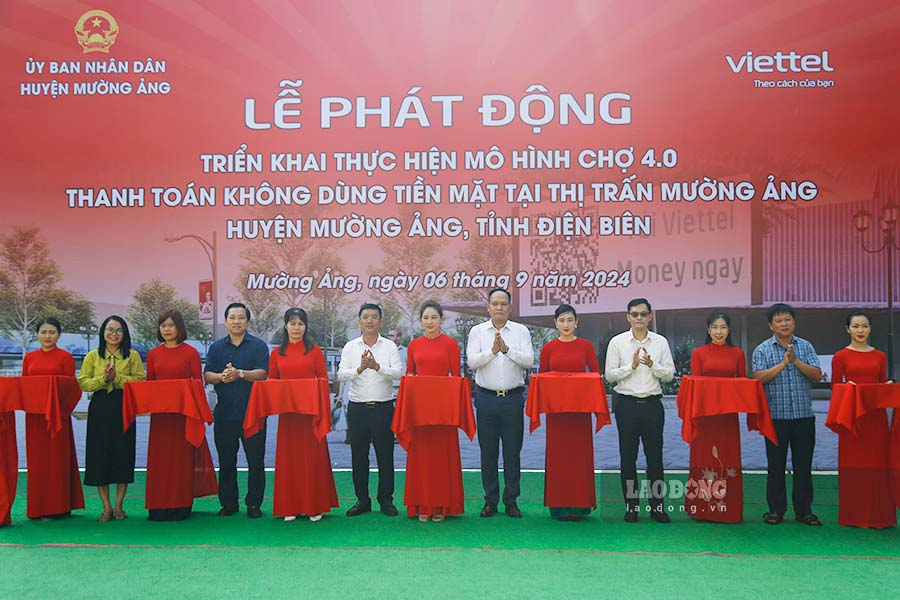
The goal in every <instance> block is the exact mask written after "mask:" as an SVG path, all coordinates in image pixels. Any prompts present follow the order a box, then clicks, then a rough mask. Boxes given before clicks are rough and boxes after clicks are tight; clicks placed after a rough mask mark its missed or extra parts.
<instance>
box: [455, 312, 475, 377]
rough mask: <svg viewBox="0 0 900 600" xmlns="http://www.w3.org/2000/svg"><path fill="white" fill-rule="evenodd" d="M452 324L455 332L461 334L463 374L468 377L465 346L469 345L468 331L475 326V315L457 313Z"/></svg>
mask: <svg viewBox="0 0 900 600" xmlns="http://www.w3.org/2000/svg"><path fill="white" fill-rule="evenodd" d="M454 325H456V331H457V333H459V335H460V336H462V363H463V376H464V377H465V378H466V379H468V378H469V362H468V360H467V359H466V346H468V345H469V332H470V331H472V327H474V326H475V317H473V316H472V315H466V314H463V313H460V314H459V315H457V317H456V320H455V321H454Z"/></svg>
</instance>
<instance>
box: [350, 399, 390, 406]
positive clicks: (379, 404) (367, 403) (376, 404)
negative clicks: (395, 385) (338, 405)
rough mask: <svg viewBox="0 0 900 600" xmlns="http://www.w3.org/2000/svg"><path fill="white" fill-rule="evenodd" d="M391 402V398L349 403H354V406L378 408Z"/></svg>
mask: <svg viewBox="0 0 900 600" xmlns="http://www.w3.org/2000/svg"><path fill="white" fill-rule="evenodd" d="M393 402H394V401H393V400H385V401H384V402H351V403H350V404H351V405H353V404H355V405H356V406H364V407H366V408H378V407H379V406H382V405H390V404H392V403H393Z"/></svg>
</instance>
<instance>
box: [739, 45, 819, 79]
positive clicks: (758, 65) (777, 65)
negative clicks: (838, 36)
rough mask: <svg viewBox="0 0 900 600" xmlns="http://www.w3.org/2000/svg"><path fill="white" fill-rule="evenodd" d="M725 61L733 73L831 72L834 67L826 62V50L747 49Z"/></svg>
mask: <svg viewBox="0 0 900 600" xmlns="http://www.w3.org/2000/svg"><path fill="white" fill-rule="evenodd" d="M725 62H727V63H728V66H729V67H730V68H731V71H732V72H733V73H735V74H737V73H740V72H741V71H744V72H746V73H821V72H823V71H827V72H829V73H830V72H833V71H834V67H832V66H831V65H830V64H828V50H823V51H822V52H821V53H820V54H798V53H797V52H794V51H793V50H792V51H790V52H782V51H780V50H779V51H778V52H776V53H775V54H756V55H754V54H753V52H751V51H749V50H748V51H747V53H746V54H741V55H740V57H739V58H737V59H735V58H734V57H732V56H730V55H726V56H725Z"/></svg>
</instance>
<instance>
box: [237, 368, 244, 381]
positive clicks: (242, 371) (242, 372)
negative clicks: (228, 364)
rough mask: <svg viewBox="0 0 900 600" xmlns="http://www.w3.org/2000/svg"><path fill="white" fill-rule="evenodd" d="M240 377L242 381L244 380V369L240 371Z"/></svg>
mask: <svg viewBox="0 0 900 600" xmlns="http://www.w3.org/2000/svg"><path fill="white" fill-rule="evenodd" d="M238 377H240V378H241V379H243V378H244V370H243V369H238Z"/></svg>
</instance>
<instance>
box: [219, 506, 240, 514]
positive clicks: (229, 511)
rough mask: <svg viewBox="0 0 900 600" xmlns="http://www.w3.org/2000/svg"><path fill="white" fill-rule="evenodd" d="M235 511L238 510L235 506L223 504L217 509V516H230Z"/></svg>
mask: <svg viewBox="0 0 900 600" xmlns="http://www.w3.org/2000/svg"><path fill="white" fill-rule="evenodd" d="M237 511H238V508H237V506H223V507H222V508H220V509H219V516H220V517H230V516H231V515H233V514H234V513H236V512H237Z"/></svg>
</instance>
